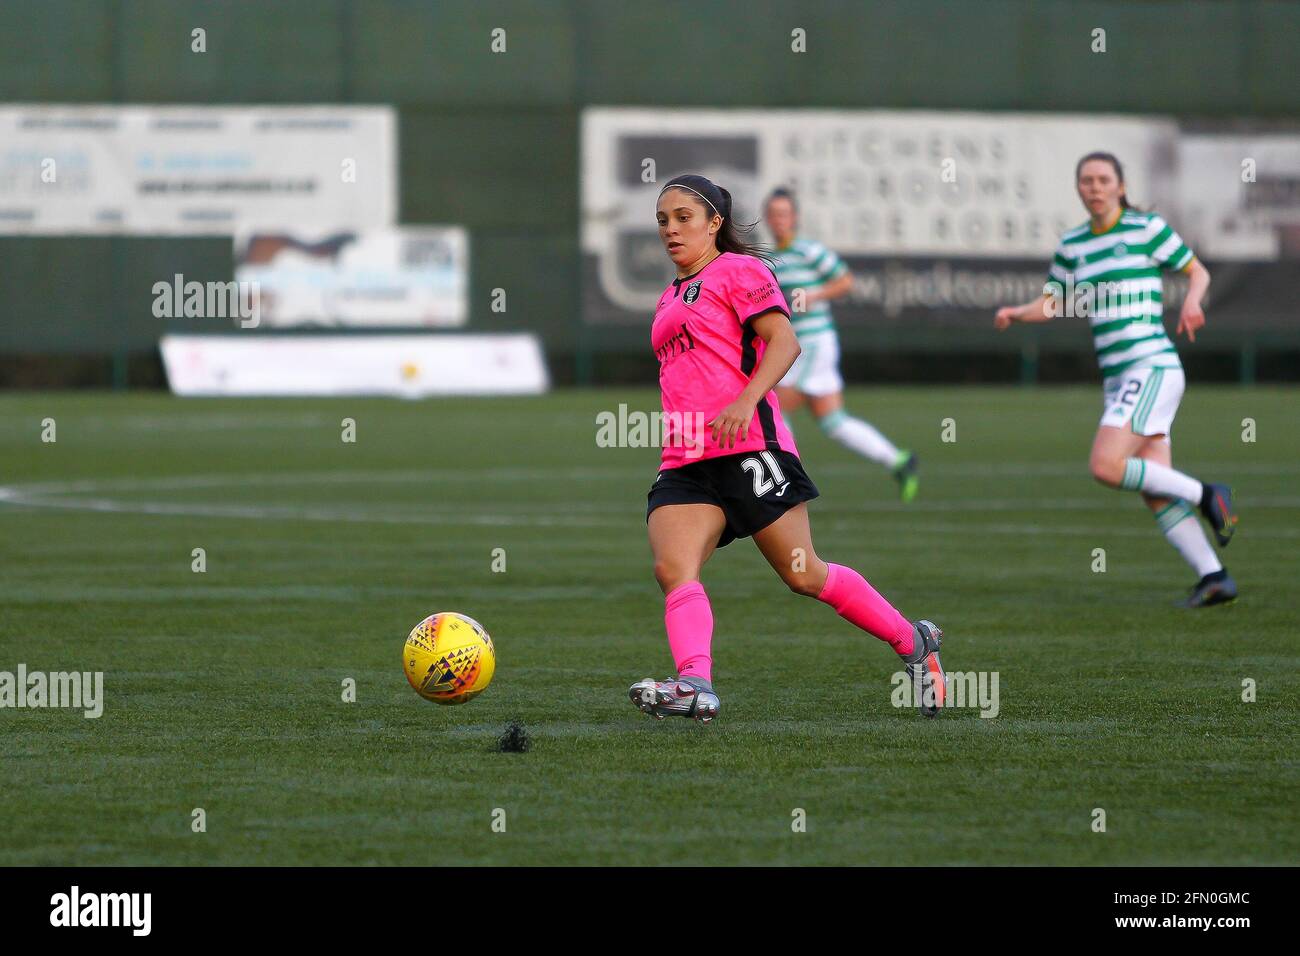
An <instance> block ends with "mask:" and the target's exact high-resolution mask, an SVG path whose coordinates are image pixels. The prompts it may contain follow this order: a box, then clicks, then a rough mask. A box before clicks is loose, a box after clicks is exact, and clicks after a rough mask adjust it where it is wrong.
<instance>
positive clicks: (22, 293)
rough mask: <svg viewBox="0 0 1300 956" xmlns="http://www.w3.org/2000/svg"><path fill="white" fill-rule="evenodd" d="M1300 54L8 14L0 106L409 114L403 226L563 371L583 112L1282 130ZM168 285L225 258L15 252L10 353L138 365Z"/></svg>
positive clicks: (1151, 29)
mask: <svg viewBox="0 0 1300 956" xmlns="http://www.w3.org/2000/svg"><path fill="white" fill-rule="evenodd" d="M195 27H204V28H205V29H206V30H207V46H208V52H206V53H203V54H196V53H192V52H191V51H190V31H191V30H192V29H194V28H195ZM495 27H503V28H505V30H506V31H507V44H508V50H507V52H506V53H505V54H502V55H494V54H492V53H491V52H490V50H489V42H490V31H491V30H492V29H493V28H495ZM795 27H802V28H803V29H805V30H806V31H807V36H808V48H809V52H808V53H807V54H805V55H801V56H796V55H793V54H791V53H790V50H789V44H790V30H791V29H793V28H795ZM1094 27H1103V28H1105V29H1106V31H1107V47H1108V50H1107V53H1106V54H1105V58H1104V68H1101V64H1102V62H1103V61H1101V60H1100V58H1099V57H1098V56H1097V55H1095V54H1093V53H1092V52H1091V51H1090V49H1089V43H1090V34H1091V31H1092V29H1093V28H1094ZM1298 42H1300V4H1297V3H1290V2H1244V0H1242V2H1230V0H1223V2H1218V0H1200V2H1175V0H1169V2H1154V0H1152V2H1137V0H1125V2H1079V0H1036V2H1029V0H989V2H981V0H949V2H940V0H910V2H906V0H894V2H867V0H842V2H841V0H826V2H807V0H800V2H797V3H794V2H785V3H781V2H773V0H719V2H713V3H705V2H700V0H694V2H668V3H665V2H649V0H639V2H636V3H622V2H613V0H563V2H537V0H518V2H490V0H487V2H485V0H472V2H438V3H433V2H416V0H355V2H345V0H223V2H220V3H215V2H212V0H117V2H113V0H4V2H3V3H0V101H7V102H67V103H95V102H144V103H150V102H153V103H191V102H193V103H263V102H294V103H309V102H326V103H335V102H355V103H392V104H395V105H396V106H397V107H398V109H399V113H400V117H401V165H402V184H401V195H402V202H401V216H402V220H403V221H404V222H411V223H417V222H418V223H424V222H428V223H439V222H448V223H462V224H464V225H466V226H468V227H469V229H470V230H471V235H472V261H473V265H472V269H473V278H472V296H473V297H472V315H473V320H474V322H475V323H476V324H479V325H481V326H483V327H488V328H502V329H509V328H520V327H528V328H535V329H537V330H539V331H541V332H542V334H543V335H544V336H545V338H546V341H547V344H548V347H549V349H550V351H551V353H552V355H553V356H554V357H555V358H557V359H558V360H559V363H560V369H561V370H562V372H563V370H564V369H566V368H569V367H570V366H569V365H568V360H569V358H571V357H572V354H573V353H574V352H575V350H577V349H578V346H579V345H580V344H581V343H584V342H586V343H588V344H592V343H594V344H597V345H599V344H600V343H599V342H597V341H596V340H595V339H589V338H586V337H585V334H584V333H583V332H582V331H581V330H580V328H579V325H578V320H577V297H578V279H577V269H578V259H577V228H578V210H577V164H578V117H579V111H580V109H581V107H582V106H584V105H586V104H627V105H672V106H755V105H771V106H821V107H827V106H843V107H851V108H868V107H923V108H962V109H1017V110H1106V111H1136V112H1162V113H1172V114H1176V115H1182V116H1210V117H1243V116H1245V117H1248V116H1257V117H1270V118H1277V117H1286V116H1289V115H1294V113H1295V111H1296V106H1297V104H1296V94H1295V85H1294V80H1293V76H1294V66H1295V51H1296V48H1297V43H1298ZM2 147H3V144H0V148H2ZM178 270H179V271H185V272H187V273H189V272H190V271H191V270H192V272H193V273H194V274H195V275H196V276H206V275H207V274H210V273H211V274H216V275H217V277H222V276H223V275H224V276H228V274H229V250H228V249H226V248H224V247H223V246H222V244H220V243H214V242H212V241H210V240H204V241H177V240H165V241H164V240H149V239H141V240H134V239H133V240H112V241H110V240H98V239H96V240H89V239H85V240H81V239H67V240H51V239H39V240H38V239H18V238H9V239H4V240H0V353H4V352H7V353H10V354H14V353H20V352H21V353H26V354H33V353H41V352H53V351H64V352H67V351H86V350H88V349H93V350H95V351H99V350H111V349H119V348H120V349H137V348H143V347H148V346H149V345H151V344H152V342H153V341H154V340H155V339H156V335H157V332H158V329H157V328H156V327H155V326H154V324H153V321H152V319H151V318H150V317H149V316H148V313H147V305H148V302H149V301H150V299H149V298H148V297H147V290H148V285H149V284H150V283H151V281H153V278H156V277H157V276H159V275H160V276H162V277H166V276H168V275H170V274H171V273H172V272H173V271H178ZM136 284H141V285H142V286H143V289H144V292H143V293H140V295H139V296H138V297H137V295H136V293H137V292H138V291H139V290H136V289H135V285H136ZM497 286H502V287H504V288H506V289H507V292H508V296H509V300H508V302H509V311H508V312H507V313H506V314H505V315H494V314H492V313H490V312H489V311H488V309H487V304H488V295H489V290H491V289H492V288H494V287H497ZM1080 344H1081V345H1082V346H1083V347H1085V348H1086V346H1087V343H1086V342H1082V343H1080ZM580 367H581V365H580Z"/></svg>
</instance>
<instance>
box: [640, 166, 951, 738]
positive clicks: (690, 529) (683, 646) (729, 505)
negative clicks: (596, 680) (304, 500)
mask: <svg viewBox="0 0 1300 956" xmlns="http://www.w3.org/2000/svg"><path fill="white" fill-rule="evenodd" d="M656 218H657V219H658V221H659V238H660V240H661V241H662V242H663V244H664V248H665V250H666V251H667V253H668V257H669V258H670V259H671V260H672V261H673V265H674V266H676V269H677V278H675V279H674V280H673V281H672V283H671V284H670V285H669V286H668V288H667V289H665V290H664V293H663V295H661V296H660V297H659V303H658V305H657V306H656V307H655V316H654V324H653V326H652V328H651V333H650V339H651V345H652V347H653V348H654V351H655V354H656V355H657V357H658V358H659V387H660V390H661V393H662V399H663V410H664V419H665V422H666V425H665V434H664V439H663V453H662V461H661V464H660V470H659V475H658V477H657V478H656V479H655V481H654V483H653V484H652V485H651V488H650V493H649V495H648V503H647V511H646V522H647V524H648V526H649V533H650V548H651V551H652V552H653V553H654V571H655V578H656V579H657V580H658V582H659V586H660V588H662V589H663V592H664V595H665V598H664V626H665V627H666V628H667V631H668V645H669V648H670V649H671V651H672V655H673V660H674V662H675V663H676V666H677V677H676V678H674V679H670V680H665V681H655V680H651V679H650V678H646V679H645V680H641V681H637V682H636V683H635V684H633V685H632V686H631V688H629V691H628V694H629V696H630V697H631V699H632V703H633V704H635V705H636V706H637V707H639V708H640V709H641V710H643V711H644V712H646V713H648V714H651V715H653V716H654V717H656V718H659V719H663V718H664V717H668V716H682V717H693V718H695V719H696V720H699V721H702V722H707V721H709V720H712V719H713V718H714V717H716V716H717V715H718V709H719V700H718V695H717V693H716V692H715V691H714V689H713V683H712V681H713V674H712V670H713V657H712V642H713V609H712V607H711V606H710V604H709V597H708V595H707V594H706V593H705V591H704V587H703V585H702V584H701V583H700V570H701V569H702V568H703V566H704V564H705V562H706V561H708V560H709V558H710V556H712V554H713V552H714V550H716V549H717V548H720V547H725V546H726V545H728V544H730V543H731V542H732V541H734V540H735V539H736V538H745V537H753V539H754V543H755V544H757V545H758V549H759V551H761V552H762V554H763V557H765V558H766V559H767V561H768V563H769V564H771V565H772V568H773V570H775V571H776V573H777V574H778V575H779V576H780V577H781V579H782V580H783V581H784V582H785V583H786V585H787V586H788V587H789V588H790V589H791V590H792V591H794V592H795V593H797V594H803V595H806V596H808V597H814V598H817V599H818V600H819V601H822V602H824V603H826V604H829V605H830V606H831V607H833V608H834V609H835V611H836V612H837V613H838V614H839V615H840V616H841V617H843V618H844V619H845V620H847V621H849V622H850V623H851V624H854V625H856V626H857V627H859V628H861V629H862V630H864V631H866V632H867V633H869V634H871V635H872V636H874V637H877V638H879V639H880V640H882V641H884V642H885V643H887V644H888V645H889V646H890V647H891V648H892V649H893V650H894V651H895V652H896V653H897V654H898V655H899V657H901V658H902V660H903V663H904V664H905V666H906V668H907V672H908V674H909V675H910V676H911V678H912V681H913V686H914V687H917V688H918V689H919V690H920V691H921V693H920V694H919V695H918V696H919V700H918V707H919V709H920V711H921V713H922V714H924V715H926V716H927V717H933V716H935V715H936V714H938V712H939V710H940V708H942V707H943V705H944V703H945V702H946V700H945V699H946V692H947V688H946V685H945V681H944V675H943V668H942V666H941V665H940V662H939V647H940V643H941V640H940V638H941V634H942V632H941V631H940V630H939V628H938V627H936V626H935V625H934V624H932V623H931V622H929V621H917V622H915V623H911V622H909V621H908V620H907V619H906V618H905V617H903V615H902V614H900V613H899V612H898V611H897V610H896V609H895V608H894V607H893V606H892V605H891V604H890V603H889V602H888V601H886V600H885V599H884V598H883V597H881V596H880V594H879V593H877V592H876V590H875V589H874V588H872V586H871V585H870V584H868V583H867V581H866V579H864V578H863V577H862V575H860V574H858V572H857V571H854V570H853V569H852V568H849V567H845V566H844V565H839V564H830V563H827V562H826V561H823V560H822V559H821V558H820V557H819V556H818V555H817V553H816V552H815V551H814V549H813V543H812V531H811V529H810V527H809V522H808V506H807V502H808V501H810V500H811V499H813V498H816V497H817V495H818V492H817V488H816V486H815V485H814V484H813V483H812V480H811V479H810V478H809V477H808V475H807V474H806V473H805V472H804V470H803V466H802V465H801V464H800V463H799V455H798V451H797V449H796V448H795V444H794V440H793V438H792V437H791V435H790V431H789V429H787V428H786V426H785V422H784V421H783V420H782V417H781V409H780V405H779V404H778V402H777V398H776V395H775V393H774V392H773V388H774V387H775V385H776V383H777V382H778V381H780V380H781V377H782V376H783V375H785V374H786V372H787V371H789V369H790V366H791V365H792V364H793V363H794V360H795V358H796V357H797V356H798V355H799V344H798V340H797V339H796V337H795V333H794V330H793V329H792V328H791V326H790V311H789V309H788V307H787V306H786V302H785V298H784V297H783V296H782V294H781V289H780V286H779V285H778V284H777V281H776V276H775V275H773V273H772V270H771V269H770V268H769V267H768V266H767V265H766V263H765V262H764V261H763V260H762V259H761V258H759V257H757V255H756V252H757V249H756V247H754V246H751V245H750V244H749V243H748V242H747V241H746V234H745V233H743V232H742V231H741V229H740V228H738V227H737V225H736V223H735V222H733V220H732V218H731V194H730V193H729V192H727V190H725V189H722V188H721V187H719V186H717V185H715V184H714V183H712V182H711V181H709V180H708V179H706V178H705V177H703V176H695V175H686V176H678V177H676V178H675V179H673V180H672V181H671V182H669V183H668V184H667V185H666V186H664V188H663V189H662V190H661V191H660V193H659V200H658V204H657V211H656ZM695 416H699V417H700V418H702V420H703V425H704V427H703V429H700V430H699V431H700V432H702V434H692V430H690V429H688V428H687V427H686V426H685V423H686V422H689V421H691V420H694V418H695Z"/></svg>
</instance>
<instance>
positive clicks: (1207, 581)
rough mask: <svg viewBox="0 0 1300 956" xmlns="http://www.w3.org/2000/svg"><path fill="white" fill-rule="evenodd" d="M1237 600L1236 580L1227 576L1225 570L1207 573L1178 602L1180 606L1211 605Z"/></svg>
mask: <svg viewBox="0 0 1300 956" xmlns="http://www.w3.org/2000/svg"><path fill="white" fill-rule="evenodd" d="M1235 600H1237V582H1236V581H1234V580H1232V578H1230V577H1229V576H1228V572H1227V571H1226V570H1223V571H1215V572H1213V573H1212V574H1207V575H1206V576H1205V577H1203V578H1201V580H1200V581H1198V582H1197V583H1196V587H1194V588H1192V593H1191V594H1189V595H1188V596H1187V598H1186V599H1185V600H1183V601H1181V602H1180V604H1181V606H1182V607H1191V608H1195V607H1212V606H1213V605H1215V604H1231V603H1232V602H1233V601H1235Z"/></svg>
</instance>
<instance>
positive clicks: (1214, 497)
mask: <svg viewBox="0 0 1300 956" xmlns="http://www.w3.org/2000/svg"><path fill="white" fill-rule="evenodd" d="M1204 487H1205V491H1204V492H1203V493H1202V494H1201V514H1203V515H1205V520H1206V521H1208V522H1209V523H1210V527H1211V528H1212V529H1213V530H1214V537H1215V538H1216V539H1217V540H1218V542H1219V547H1221V548H1226V547H1227V546H1228V542H1229V541H1231V540H1232V533H1233V532H1234V531H1236V530H1237V514H1236V512H1234V511H1233V510H1232V489H1231V488H1229V487H1228V486H1227V485H1220V484H1215V483H1213V482H1208V481H1207V482H1205V486H1204Z"/></svg>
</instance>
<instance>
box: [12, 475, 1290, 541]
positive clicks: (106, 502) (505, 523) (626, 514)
mask: <svg viewBox="0 0 1300 956" xmlns="http://www.w3.org/2000/svg"><path fill="white" fill-rule="evenodd" d="M4 503H7V504H11V505H16V506H19V507H22V506H26V507H32V508H54V509H59V510H67V511H90V512H97V513H104V514H136V515H150V516H156V517H171V518H234V519H243V520H254V521H266V520H278V521H316V522H343V523H355V524H391V525H443V526H446V525H452V526H454V525H481V526H488V527H512V526H515V527H537V528H557V527H558V528H563V527H585V528H623V527H627V526H628V525H630V524H633V523H634V522H633V517H632V516H636V517H639V516H640V511H639V509H630V508H623V507H619V506H603V507H602V508H601V510H602V511H603V512H604V513H605V514H608V515H610V517H608V518H602V517H598V516H595V515H592V514H590V513H586V514H584V513H572V514H564V515H555V514H549V515H548V514H527V513H521V514H510V515H506V514H500V513H494V514H493V513H483V514H474V513H473V512H468V511H464V510H460V511H456V512H448V513H446V514H431V513H429V512H419V511H416V512H409V513H399V514H383V513H375V512H366V511H349V510H341V509H338V508H311V507H305V508H304V507H293V506H257V505H211V504H199V503H194V504H182V503H175V502H161V501H117V500H114V499H112V498H41V497H36V496H31V497H29V496H27V495H25V494H22V493H21V492H18V493H16V492H15V489H12V488H4V487H0V504H4ZM1257 506H1259V507H1265V505H1262V504H1260V505H1257ZM1272 506H1273V507H1286V508H1296V507H1300V498H1286V499H1277V503H1274V504H1273V505H1272ZM584 510H586V511H587V512H590V510H591V509H590V506H587V507H586V508H585V509H584ZM1016 510H1020V511H1044V512H1055V511H1062V510H1072V511H1110V510H1111V506H1110V505H1108V504H1104V503H1101V502H1096V501H1085V500H1082V499H1080V500H1074V501H1071V500H1069V499H1058V498H1042V499H1027V500H1026V499H1006V500H1000V501H999V500H971V501H958V502H937V503H931V505H930V507H928V508H925V509H922V508H919V507H918V506H917V505H912V506H910V507H909V508H907V509H904V508H902V507H901V506H899V505H896V504H879V505H877V504H873V503H866V504H863V505H861V506H859V507H857V508H836V509H832V510H831V512H830V513H823V515H822V516H821V518H820V520H818V521H817V527H819V528H823V529H826V530H832V531H861V530H862V526H861V524H859V523H857V522H854V521H847V520H844V519H842V518H836V517H835V516H834V514H835V512H838V513H839V514H844V513H845V512H848V513H850V514H852V513H859V514H894V515H898V516H907V515H909V514H915V513H918V512H923V513H931V514H942V513H953V514H958V513H966V514H972V513H980V512H986V511H1000V512H1006V511H1016ZM615 515H618V516H623V517H614V516H615ZM1133 517H1134V519H1135V520H1138V521H1140V520H1141V518H1142V513H1141V512H1140V511H1138V510H1134V512H1133ZM920 532H927V533H932V534H936V533H937V534H997V535H1007V534H1011V535H1024V536H1035V537H1040V536H1048V537H1076V536H1081V535H1092V536H1096V535H1112V536H1119V537H1149V536H1150V535H1151V533H1152V532H1151V531H1150V529H1149V528H1141V527H1132V528H1098V527H1088V528H1078V527H1069V526H1063V525H1056V524H1050V523H1049V524H1007V523H1006V522H1004V521H1001V520H999V521H995V522H989V523H981V524H978V525H952V524H934V523H932V522H916V523H913V524H912V525H911V527H909V528H908V532H907V533H908V534H914V533H920ZM1250 536H1251V537H1252V538H1259V539H1296V538H1300V531H1295V530H1290V529H1279V528H1252V529H1251V531H1250Z"/></svg>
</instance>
